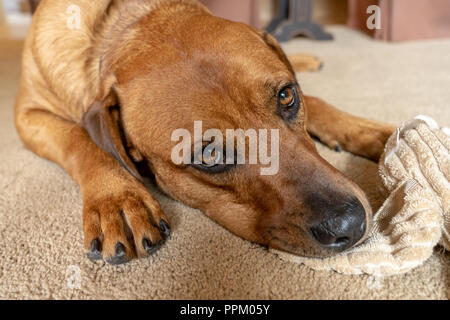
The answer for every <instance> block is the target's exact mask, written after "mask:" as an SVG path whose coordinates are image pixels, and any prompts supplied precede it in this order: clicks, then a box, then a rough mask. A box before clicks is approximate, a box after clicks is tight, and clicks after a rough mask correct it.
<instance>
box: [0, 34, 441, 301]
mask: <svg viewBox="0 0 450 320" xmlns="http://www.w3.org/2000/svg"><path fill="white" fill-rule="evenodd" d="M330 31H331V32H332V33H333V34H334V35H335V37H336V40H335V41H333V42H312V41H309V40H304V39H299V40H295V41H292V42H290V43H288V44H286V45H285V46H284V47H285V48H286V50H287V52H288V53H296V52H305V53H313V54H316V55H318V56H319V57H321V58H322V59H323V60H324V62H325V66H324V68H323V70H322V71H321V72H319V73H310V74H303V75H301V76H300V81H301V84H302V86H303V89H304V91H305V92H307V93H308V94H315V95H318V96H320V97H322V98H325V99H327V100H328V101H329V102H331V103H333V104H335V105H336V106H339V107H340V108H342V109H344V110H347V111H350V112H353V113H355V114H357V115H360V116H365V117H370V118H374V119H378V120H384V121H390V122H392V123H400V122H401V121H402V120H404V119H408V118H411V117H413V116H415V115H417V114H420V113H426V114H429V115H431V116H433V117H435V118H436V119H438V120H439V121H440V122H441V124H442V125H447V126H450V90H449V89H450V72H449V71H450V55H449V54H448V53H449V52H450V40H445V41H429V42H416V43H405V44H384V43H379V42H372V41H371V40H369V39H368V38H366V37H365V36H363V35H361V34H359V33H356V32H353V31H350V30H348V29H345V28H343V27H333V28H330ZM20 49H21V43H20V42H11V41H1V42H0V298H8V299H11V298H20V299H23V298H33V299H36V298H38V299H41V298H44V299H72V298H88V299H93V298H107V299H109V298H112V299H125V298H131V299H134V298H139V299H156V298H158V299H166V298H175V299H216V298H225V299H229V298H232V299H245V298H253V299H411V298H413V299H448V298H449V296H448V294H449V293H448V291H449V286H450V262H449V261H450V254H449V253H443V252H442V251H441V250H439V249H436V250H435V253H434V255H433V256H432V257H431V259H430V260H429V261H428V262H426V263H425V264H424V265H423V266H421V267H419V268H417V269H415V270H414V271H412V272H410V273H408V274H405V275H400V276H394V277H390V278H382V279H378V278H371V277H366V276H343V275H339V274H336V273H329V272H316V271H312V270H310V269H308V268H306V267H303V266H299V265H296V264H291V263H288V262H284V261H282V260H280V259H279V258H278V257H277V256H275V255H273V254H272V253H270V252H268V251H267V250H265V249H263V248H261V247H259V246H257V245H253V244H251V243H248V242H246V241H244V240H241V239H240V238H237V237H235V236H233V235H232V234H230V233H229V232H227V231H226V230H224V229H222V228H221V227H219V226H217V225H216V224H214V223H213V222H211V221H210V220H209V219H207V218H206V217H204V216H203V215H202V213H201V212H198V211H195V210H192V209H189V208H187V207H185V206H183V205H182V204H179V203H177V202H174V201H172V200H169V199H167V198H164V197H162V196H159V198H160V199H161V202H162V205H163V207H164V209H165V211H166V213H167V215H168V216H169V218H170V219H171V222H172V227H173V233H172V236H171V238H170V239H169V240H168V241H167V243H166V245H165V246H164V247H163V248H162V249H161V250H160V251H159V252H158V253H157V254H155V255H154V256H153V257H152V258H149V259H144V260H138V261H133V262H132V263H129V264H127V265H123V266H119V267H113V266H110V265H107V264H105V263H97V264H94V263H92V262H90V261H88V260H87V259H86V258H85V257H84V252H83V247H82V228H81V208H82V203H81V197H80V193H79V190H78V187H77V186H76V185H75V183H73V182H72V181H71V179H70V177H69V176H68V175H67V174H66V173H65V172H64V171H63V170H62V169H61V168H59V167H58V166H57V165H55V164H53V163H50V162H48V161H45V160H42V159H40V158H38V157H37V156H35V155H34V154H32V153H31V152H29V151H27V150H25V149H24V147H23V146H22V144H21V142H20V141H19V139H18V136H17V134H16V132H15V130H14V127H13V121H12V115H13V99H14V94H15V91H16V89H17V82H18V75H19V54H20V53H19V52H20ZM319 149H320V152H321V153H322V155H323V156H324V157H325V158H326V159H328V160H330V161H331V162H332V163H333V164H334V165H335V166H337V167H338V168H339V169H341V170H343V171H344V172H345V173H347V174H348V175H349V176H350V177H352V178H354V179H355V180H356V181H357V182H358V183H359V184H360V185H361V186H362V187H363V188H364V190H366V191H367V193H368V195H369V197H370V199H371V201H372V204H373V205H374V206H379V205H380V204H381V202H382V201H383V194H382V192H381V190H380V183H379V181H378V179H377V166H376V165H375V164H374V163H371V162H369V161H366V160H364V159H361V158H358V157H354V156H352V155H349V154H347V153H341V154H338V153H335V152H333V151H331V150H329V149H327V148H325V147H323V146H320V145H319ZM70 266H74V267H75V268H79V270H80V272H81V274H80V276H81V277H80V278H81V284H80V288H79V289H78V288H76V287H77V286H76V284H77V283H76V281H75V282H73V281H71V280H73V276H74V275H75V274H74V273H72V272H73V271H72V270H74V269H73V267H72V269H68V267H70ZM68 270H69V271H68ZM75 271H76V269H75ZM66 272H68V273H67V274H66ZM68 280H69V281H68ZM68 284H69V286H68ZM74 286H75V288H73V287H74Z"/></svg>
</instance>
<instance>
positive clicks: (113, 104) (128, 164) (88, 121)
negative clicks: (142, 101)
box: [81, 89, 143, 181]
mask: <svg viewBox="0 0 450 320" xmlns="http://www.w3.org/2000/svg"><path fill="white" fill-rule="evenodd" d="M81 125H82V126H83V127H84V128H85V129H86V131H87V132H88V133H89V136H90V137H91V139H92V140H93V141H94V142H95V144H96V145H97V146H99V147H100V148H101V149H102V150H104V151H106V152H108V153H109V154H111V155H112V156H113V157H114V158H115V159H116V160H117V161H119V163H120V164H121V165H122V166H123V167H125V169H127V170H128V171H129V172H130V173H131V174H132V175H133V176H134V177H135V178H136V179H138V180H140V181H143V179H142V177H141V175H140V174H139V172H138V170H137V169H136V166H135V165H134V163H133V161H132V160H131V158H130V156H129V154H128V153H127V148H126V147H125V146H126V141H125V135H124V132H123V130H122V125H121V117H120V107H119V104H118V99H117V96H116V94H115V93H114V90H113V89H111V90H110V93H109V94H108V95H107V96H106V97H105V98H103V99H102V100H101V101H96V102H94V104H92V106H91V107H90V108H89V110H88V111H87V112H86V113H85V114H84V115H83V119H82V121H81Z"/></svg>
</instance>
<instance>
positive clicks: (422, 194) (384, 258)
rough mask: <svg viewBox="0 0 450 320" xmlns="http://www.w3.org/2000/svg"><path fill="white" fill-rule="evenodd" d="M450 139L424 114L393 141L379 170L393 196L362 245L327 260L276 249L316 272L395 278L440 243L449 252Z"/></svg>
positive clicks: (395, 135)
mask: <svg viewBox="0 0 450 320" xmlns="http://www.w3.org/2000/svg"><path fill="white" fill-rule="evenodd" d="M449 150H450V136H449V132H448V129H439V127H438V126H437V124H436V122H435V121H434V120H432V119H431V118H428V117H425V116H419V117H417V118H416V119H414V120H412V121H410V122H408V123H405V124H404V125H403V126H402V127H401V128H399V129H397V131H396V132H395V133H394V134H393V135H392V136H391V137H390V138H389V140H388V142H387V144H386V147H385V151H384V154H383V156H382V157H381V159H380V164H379V171H380V175H381V178H382V180H383V183H384V185H385V187H386V188H387V189H388V191H390V196H389V197H388V199H387V200H386V201H385V203H384V204H383V206H382V207H381V208H380V209H379V210H378V211H377V212H376V214H375V215H374V227H373V229H372V231H371V234H370V235H369V237H368V238H367V240H366V241H365V242H363V243H362V244H361V245H360V246H358V247H356V248H353V249H351V250H349V251H347V252H345V253H342V254H340V255H337V256H335V257H332V258H326V259H311V258H301V257H298V256H294V255H291V254H287V253H284V252H280V251H276V253H277V254H278V255H280V256H281V257H282V258H283V259H287V260H290V261H295V262H298V263H302V264H305V265H306V266H309V267H311V268H313V269H316V270H334V271H337V272H339V273H344V274H362V273H365V274H370V275H374V276H384V275H393V274H399V273H404V272H407V271H409V270H411V269H413V268H415V267H417V266H419V265H421V264H422V263H424V262H425V261H426V260H427V259H428V258H429V257H430V256H431V254H432V253H433V248H434V247H435V246H436V245H437V244H440V245H442V246H443V247H444V248H445V249H446V250H450V183H449V180H450V154H449Z"/></svg>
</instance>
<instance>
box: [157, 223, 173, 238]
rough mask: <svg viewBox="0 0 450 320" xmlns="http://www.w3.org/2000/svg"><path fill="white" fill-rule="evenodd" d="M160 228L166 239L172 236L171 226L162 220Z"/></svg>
mask: <svg viewBox="0 0 450 320" xmlns="http://www.w3.org/2000/svg"><path fill="white" fill-rule="evenodd" d="M159 228H160V229H161V232H162V233H163V235H164V237H165V238H167V237H168V236H169V235H170V227H169V224H168V223H167V222H165V221H164V220H162V219H161V221H159Z"/></svg>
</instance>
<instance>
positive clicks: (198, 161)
mask: <svg viewBox="0 0 450 320" xmlns="http://www.w3.org/2000/svg"><path fill="white" fill-rule="evenodd" d="M192 166H193V167H194V168H196V169H199V170H201V171H205V172H208V173H220V172H224V171H225V170H227V169H228V168H229V167H230V166H229V165H227V164H226V163H225V157H224V154H223V151H222V150H220V149H219V148H217V147H214V145H212V144H210V145H207V146H205V147H204V148H203V150H201V151H200V152H197V153H196V154H195V155H194V161H193V165H192Z"/></svg>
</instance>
